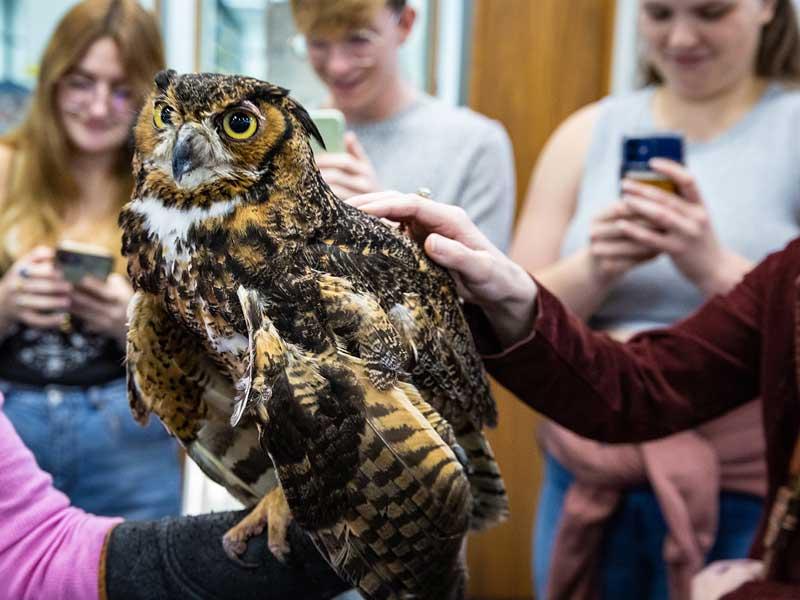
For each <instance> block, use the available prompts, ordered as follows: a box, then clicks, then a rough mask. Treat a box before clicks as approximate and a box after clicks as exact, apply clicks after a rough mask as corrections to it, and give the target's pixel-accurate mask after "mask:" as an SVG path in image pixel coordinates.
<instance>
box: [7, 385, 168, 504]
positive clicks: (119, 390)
mask: <svg viewBox="0 0 800 600" xmlns="http://www.w3.org/2000/svg"><path fill="white" fill-rule="evenodd" d="M0 390H2V392H3V394H4V395H5V407H4V410H5V413H6V414H7V415H8V418H9V419H10V420H11V422H12V423H13V424H14V427H15V428H16V430H17V433H19V436H20V437H21V438H22V440H23V441H24V442H25V444H26V445H27V446H28V448H30V450H31V451H32V452H33V454H34V456H35V457H36V461H37V462H38V463H39V466H40V467H41V468H42V469H44V470H45V471H47V472H48V473H50V474H51V475H52V476H53V484H54V485H55V487H57V488H58V489H59V490H61V491H62V492H64V493H65V494H66V495H67V496H69V498H70V500H71V501H72V503H73V504H74V505H75V506H78V507H80V508H82V509H84V510H86V511H88V512H92V513H94V514H98V515H119V516H123V517H126V518H129V519H155V518H158V517H162V516H168V515H177V514H179V513H180V486H181V473H180V466H179V462H178V451H177V446H176V443H175V442H174V440H173V439H172V438H171V437H169V435H168V434H167V432H166V430H165V429H164V427H163V426H162V425H161V423H159V422H158V419H157V418H155V417H153V418H151V419H150V422H149V423H148V425H147V427H142V426H140V425H139V424H138V423H137V422H136V421H134V419H133V417H132V416H131V413H130V409H129V408H128V397H127V390H126V387H125V380H124V379H119V380H115V381H113V382H111V383H107V384H104V385H100V386H94V387H90V388H80V387H62V386H46V387H43V388H41V387H34V386H23V385H16V384H12V383H9V382H5V381H0Z"/></svg>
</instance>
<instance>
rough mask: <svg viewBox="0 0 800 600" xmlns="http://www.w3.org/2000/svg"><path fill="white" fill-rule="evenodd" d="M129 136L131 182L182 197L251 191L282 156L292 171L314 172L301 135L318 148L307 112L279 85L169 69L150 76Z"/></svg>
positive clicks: (307, 147)
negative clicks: (151, 84) (207, 191)
mask: <svg viewBox="0 0 800 600" xmlns="http://www.w3.org/2000/svg"><path fill="white" fill-rule="evenodd" d="M135 136H136V160H135V163H136V169H137V171H139V170H141V171H143V172H139V173H138V176H139V177H140V178H141V177H145V178H148V179H151V178H152V179H154V180H155V181H151V182H150V183H151V184H156V185H157V187H161V188H162V189H163V188H164V187H165V186H166V187H168V188H173V189H174V188H178V189H180V190H181V191H184V192H188V191H192V190H197V191H200V192H202V191H203V188H207V187H209V186H213V188H214V189H215V190H217V191H219V188H220V187H223V186H228V187H231V186H232V187H234V188H237V191H239V190H241V191H243V190H245V189H248V188H251V187H252V186H253V185H254V184H256V183H259V182H264V180H265V179H268V178H270V177H272V176H273V175H272V174H271V170H272V168H273V165H274V163H275V161H276V160H277V159H279V157H280V156H281V155H282V154H283V155H286V154H289V155H290V156H291V162H292V164H293V165H294V166H295V170H303V169H306V168H308V167H309V166H312V168H313V158H312V154H311V150H310V146H309V143H308V137H309V136H313V137H315V138H316V139H317V140H318V141H320V143H321V137H320V134H319V131H317V128H316V126H315V125H314V122H313V121H312V120H311V118H310V117H309V115H308V113H307V112H306V111H305V109H304V108H303V107H302V106H300V105H299V104H298V103H297V102H295V101H294V100H293V99H292V98H290V97H289V95H288V91H287V90H285V89H283V88H281V87H278V86H276V85H272V84H270V83H267V82H264V81H260V80H258V79H253V78H250V77H240V76H232V75H221V74H211V73H197V74H185V75H178V74H177V73H176V72H175V71H172V70H170V71H162V72H160V73H159V74H158V75H156V78H155V89H154V90H153V92H152V93H151V95H150V97H149V99H148V101H147V102H146V103H145V106H144V107H143V109H142V111H141V114H140V116H139V119H138V122H137V124H136V129H135ZM283 166H284V167H285V165H283ZM283 170H284V171H285V168H284V169H283Z"/></svg>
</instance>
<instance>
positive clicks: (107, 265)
mask: <svg viewBox="0 0 800 600" xmlns="http://www.w3.org/2000/svg"><path fill="white" fill-rule="evenodd" d="M56 264H57V265H58V266H59V267H60V268H61V271H62V272H63V273H64V279H66V280H67V281H69V282H70V283H78V282H79V281H80V280H81V279H83V278H84V277H86V276H87V275H92V276H94V277H96V278H97V279H99V280H101V281H105V280H106V278H107V277H108V275H109V273H111V268H112V267H113V265H114V257H113V256H112V255H111V253H110V252H109V251H108V250H106V249H105V248H103V247H102V246H96V245H94V244H86V243H83V242H73V241H71V240H63V241H62V242H61V243H59V244H58V247H56Z"/></svg>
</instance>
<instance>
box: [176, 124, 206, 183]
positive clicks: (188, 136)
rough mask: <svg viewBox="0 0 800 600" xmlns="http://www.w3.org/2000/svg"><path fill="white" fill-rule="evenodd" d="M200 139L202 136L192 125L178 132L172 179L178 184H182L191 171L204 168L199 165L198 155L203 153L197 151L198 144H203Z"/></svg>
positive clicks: (185, 126)
mask: <svg viewBox="0 0 800 600" xmlns="http://www.w3.org/2000/svg"><path fill="white" fill-rule="evenodd" d="M200 137H202V134H198V133H197V132H196V131H194V127H192V126H191V125H183V126H182V127H181V128H180V129H179V130H178V139H177V140H175V146H174V147H173V149H172V177H173V178H174V179H175V181H176V182H178V183H180V181H181V179H182V178H183V176H184V175H186V174H187V173H188V172H189V171H192V170H194V169H196V168H197V167H199V166H202V165H200V164H198V155H199V154H202V153H200V152H198V151H197V150H198V148H197V144H198V142H200V143H202V142H201V140H199V139H198V138H200Z"/></svg>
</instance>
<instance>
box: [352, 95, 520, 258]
mask: <svg viewBox="0 0 800 600" xmlns="http://www.w3.org/2000/svg"><path fill="white" fill-rule="evenodd" d="M348 128H349V129H350V130H351V131H353V132H354V133H355V134H356V136H358V139H359V141H360V142H361V145H362V146H363V147H364V150H365V151H366V153H367V156H369V159H370V161H371V162H372V165H373V167H374V168H375V171H376V173H377V175H378V180H379V181H380V184H381V187H382V188H384V189H393V190H397V191H400V192H416V191H417V190H418V189H419V188H421V187H425V188H428V189H429V190H430V191H431V196H432V198H433V199H434V200H437V201H439V202H445V203H448V204H455V205H457V206H460V207H462V208H463V209H464V210H465V211H466V212H467V214H468V215H469V216H470V217H471V218H472V220H473V221H475V223H476V224H477V225H478V227H479V228H480V229H481V231H483V233H484V234H485V235H486V236H487V237H488V238H489V239H490V240H491V241H492V242H493V243H494V244H495V245H496V246H497V247H498V248H500V249H501V250H503V251H504V252H505V251H506V250H507V249H508V244H509V239H510V236H511V225H512V221H513V217H514V202H515V180H514V155H513V153H512V150H511V142H510V140H509V138H508V134H506V131H505V129H504V128H503V126H502V125H501V124H500V123H498V122H497V121H493V120H491V119H489V118H487V117H485V116H483V115H480V114H478V113H476V112H474V111H471V110H469V109H468V108H463V107H453V106H450V105H448V104H445V103H444V102H441V101H439V100H435V99H433V98H431V97H430V96H425V95H421V96H420V97H419V98H418V99H417V100H415V101H414V103H413V104H412V105H411V106H409V107H408V108H406V109H404V110H403V111H401V112H400V113H398V114H396V115H394V116H392V117H390V118H388V119H386V120H384V121H378V122H373V123H366V124H361V123H359V124H348Z"/></svg>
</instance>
